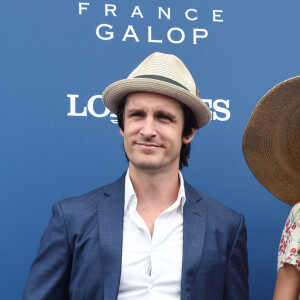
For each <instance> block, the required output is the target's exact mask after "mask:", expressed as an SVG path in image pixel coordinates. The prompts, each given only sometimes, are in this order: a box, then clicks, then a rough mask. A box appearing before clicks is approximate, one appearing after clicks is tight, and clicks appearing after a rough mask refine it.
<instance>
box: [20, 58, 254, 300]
mask: <svg viewBox="0 0 300 300" xmlns="http://www.w3.org/2000/svg"><path fill="white" fill-rule="evenodd" d="M103 102H104V103H105V105H106V106H107V107H108V108H109V109H110V110H111V111H112V112H114V113H116V114H117V116H118V121H119V126H120V133H121V135H122V136H123V138H124V148H125V152H126V156H127V158H128V161H129V168H128V171H127V173H126V174H124V175H123V176H122V177H121V178H120V179H118V180H117V181H116V182H114V183H112V184H110V185H107V186H104V187H101V188H99V189H96V190H94V191H92V192H89V193H87V194H85V195H82V196H80V197H75V198H70V199H66V200H63V201H60V202H58V203H56V204H55V205H54V207H53V217H52V219H51V221H50V224H49V226H48V228H47V230H46V232H45V233H44V235H43V238H42V240H41V246H40V249H39V252H38V255H37V258H36V260H35V261H34V263H33V265H32V268H31V273H30V276H29V279H28V282H27V286H26V289H25V292H24V298H23V299H55V300H56V299H57V300H59V299H80V300H83V299H95V300H96V299H107V300H111V299H118V300H123V299H130V300H143V299H155V300H175V299H177V300H178V299H182V300H185V299H197V300H198V299H203V300H205V299H212V300H219V299H220V300H221V299H227V300H235V299H236V300H247V299H248V264H247V247H246V229H245V223H244V218H243V216H241V215H239V214H237V213H236V212H234V211H232V210H230V209H228V208H226V207H224V206H222V205H221V204H219V203H217V202H216V201H214V200H213V199H211V198H209V197H208V196H206V195H204V194H202V193H200V192H199V191H197V190H195V189H194V188H193V187H191V186H190V185H189V184H188V183H187V182H185V181H184V180H183V178H182V175H181V173H180V172H179V168H181V167H183V166H186V165H187V159H188V157H189V152H190V142H191V141H192V139H193V137H194V134H195V132H196V130H197V129H198V128H200V127H203V126H205V125H206V124H207V123H208V122H209V121H210V111H209V110H208V108H207V106H206V105H205V104H204V103H203V102H202V101H201V100H200V98H199V97H198V96H197V92H196V86H195V83H194V80H193V78H192V76H191V74H190V72H189V71H188V69H187V68H186V66H185V65H184V64H183V62H182V61H181V60H180V59H179V58H177V57H176V56H173V55H168V54H162V53H154V54H152V55H150V56H149V57H147V58H146V59H145V60H144V61H143V62H142V63H141V64H140V65H139V66H138V67H137V68H136V69H135V70H134V71H133V72H132V73H131V74H130V75H129V77H128V78H127V79H124V80H121V81H117V82H115V83H113V84H111V85H110V86H109V87H107V88H106V90H105V91H104V93H103Z"/></svg>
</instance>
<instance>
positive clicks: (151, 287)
mask: <svg viewBox="0 0 300 300" xmlns="http://www.w3.org/2000/svg"><path fill="white" fill-rule="evenodd" d="M148 290H149V293H151V292H152V290H153V284H149V285H148Z"/></svg>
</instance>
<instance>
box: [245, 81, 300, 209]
mask: <svg viewBox="0 0 300 300" xmlns="http://www.w3.org/2000/svg"><path fill="white" fill-rule="evenodd" d="M242 147H243V153H244V156H245V159H246V162H247V164H248V166H249V168H250V170H251V171H252V173H253V174H254V176H255V177H256V178H257V180H258V181H259V182H260V183H261V184H262V185H263V186H264V187H265V188H267V189H268V190H269V191H270V192H271V193H272V194H273V195H275V196H276V197H277V198H279V199H280V200H282V201H284V202H286V203H288V204H290V205H294V204H296V203H297V202H299V201H300V76H298V77H294V78H291V79H288V80H286V81H284V82H281V83H280V84H278V85H276V86H275V87H274V88H273V89H271V90H270V91H269V92H268V93H267V94H266V95H265V96H264V97H263V98H262V99H261V100H260V101H259V103H258V104H257V106H256V107H255V109H254V111H253V113H252V115H251V117H250V120H249V122H248V124H247V127H246V130H245V132H244V136H243V144H242Z"/></svg>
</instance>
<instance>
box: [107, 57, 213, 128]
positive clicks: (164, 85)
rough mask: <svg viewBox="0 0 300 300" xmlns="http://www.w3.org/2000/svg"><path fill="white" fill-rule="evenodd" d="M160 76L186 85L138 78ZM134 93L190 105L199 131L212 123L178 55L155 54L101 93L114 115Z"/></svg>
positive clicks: (191, 78) (209, 114)
mask: <svg viewBox="0 0 300 300" xmlns="http://www.w3.org/2000/svg"><path fill="white" fill-rule="evenodd" d="M149 75H151V76H159V77H163V78H165V79H169V80H171V81H174V82H176V83H178V84H179V85H182V86H184V87H185V88H183V87H181V86H179V85H176V84H174V83H171V82H166V81H163V80H160V79H152V78H136V77H137V76H149ZM134 92H152V93H158V94H162V95H165V96H169V97H171V98H174V99H176V100H178V101H180V102H182V103H184V104H185V105H187V106H188V107H189V108H190V109H191V110H192V112H193V113H194V115H195V119H196V122H197V125H198V128H200V127H203V126H205V125H207V124H208V123H209V121H210V120H211V113H210V111H209V109H208V107H207V105H206V104H205V103H204V102H203V101H202V100H201V99H200V97H199V96H198V95H197V89H196V85H195V82H194V80H193V77H192V75H191V73H190V72H189V70H188V69H187V68H186V66H185V65H184V63H183V62H182V61H181V60H180V59H179V58H178V57H176V56H174V55H170V54H164V53H159V52H155V53H153V54H151V55H150V56H148V57H147V58H146V59H145V60H144V61H142V62H141V64H140V65H139V66H138V67H137V68H136V69H134V70H133V72H132V73H131V74H130V75H129V76H128V78H127V79H123V80H119V81H116V82H114V83H112V84H111V85H109V86H108V87H107V88H106V89H105V90H104V92H103V93H102V99H103V103H104V104H105V105H106V107H108V108H109V109H110V110H111V111H112V112H113V113H116V112H117V108H118V105H119V102H120V100H121V99H122V98H124V97H125V96H126V95H128V94H130V93H134Z"/></svg>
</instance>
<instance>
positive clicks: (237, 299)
mask: <svg viewBox="0 0 300 300" xmlns="http://www.w3.org/2000/svg"><path fill="white" fill-rule="evenodd" d="M124 182H125V176H124V175H123V176H122V177H121V178H120V179H118V180H117V181H116V182H114V183H112V184H110V185H107V186H104V187H101V188H99V189H96V190H94V191H92V192H89V193H87V194H85V195H82V196H80V197H75V198H68V199H65V200H62V201H60V202H57V203H55V204H54V206H53V216H52V218H51V220H50V222H49V225H48V227H47V229H46V231H45V233H44V234H43V236H42V239H41V244H40V248H39V251H38V254H37V257H36V259H35V260H34V262H33V264H32V266H31V270H30V274H29V278H28V281H27V284H26V287H25V291H24V295H23V300H62V299H72V300H104V299H105V300H115V299H117V296H118V289H119V283H120V275H121V261H122V239H123V215H124ZM185 192H186V203H185V205H184V219H183V261H182V279H181V300H188V299H189V300H198V299H199V300H208V299H209V300H225V299H226V300H247V299H249V296H248V261H247V241H246V239H247V237H246V228H245V222H244V217H243V216H242V215H240V214H238V213H236V212H234V211H233V210H231V209H229V208H227V207H225V206H223V205H221V204H220V203H218V202H216V201H215V200H213V199H211V198H209V197H208V196H206V195H204V194H203V193H200V192H199V191H197V190H195V189H194V188H193V187H191V186H190V185H189V184H188V183H187V182H185ZM159 300H161V299H159Z"/></svg>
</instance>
